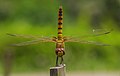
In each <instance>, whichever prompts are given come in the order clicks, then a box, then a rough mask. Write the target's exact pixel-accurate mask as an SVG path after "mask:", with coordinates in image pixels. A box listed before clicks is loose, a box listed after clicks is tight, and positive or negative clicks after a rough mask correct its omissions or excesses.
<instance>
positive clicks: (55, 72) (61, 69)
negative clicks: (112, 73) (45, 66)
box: [50, 64, 65, 76]
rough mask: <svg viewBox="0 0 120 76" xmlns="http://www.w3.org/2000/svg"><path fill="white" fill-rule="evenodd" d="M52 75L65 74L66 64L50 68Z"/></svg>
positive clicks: (62, 75) (60, 75) (63, 75)
mask: <svg viewBox="0 0 120 76" xmlns="http://www.w3.org/2000/svg"><path fill="white" fill-rule="evenodd" d="M50 76H65V64H62V65H60V66H57V67H51V68H50Z"/></svg>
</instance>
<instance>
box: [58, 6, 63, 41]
mask: <svg viewBox="0 0 120 76" xmlns="http://www.w3.org/2000/svg"><path fill="white" fill-rule="evenodd" d="M62 24H63V10H62V6H60V8H59V13H58V40H62Z"/></svg>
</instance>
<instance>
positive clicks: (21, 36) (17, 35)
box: [7, 33, 44, 39]
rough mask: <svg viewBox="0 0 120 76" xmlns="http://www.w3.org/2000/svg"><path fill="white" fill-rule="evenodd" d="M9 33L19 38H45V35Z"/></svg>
mask: <svg viewBox="0 0 120 76" xmlns="http://www.w3.org/2000/svg"><path fill="white" fill-rule="evenodd" d="M7 35H9V36H13V37H19V38H28V39H37V38H44V37H43V36H33V35H22V34H10V33H7Z"/></svg>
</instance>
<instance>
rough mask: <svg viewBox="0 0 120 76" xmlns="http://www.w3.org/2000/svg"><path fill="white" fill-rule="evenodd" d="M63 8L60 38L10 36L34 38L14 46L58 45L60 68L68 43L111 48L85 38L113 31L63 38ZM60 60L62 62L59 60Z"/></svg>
mask: <svg viewBox="0 0 120 76" xmlns="http://www.w3.org/2000/svg"><path fill="white" fill-rule="evenodd" d="M62 29H63V8H62V6H60V7H59V11H58V32H57V33H58V34H57V35H58V36H53V37H44V36H41V37H38V36H32V35H21V34H9V33H8V35H10V36H14V37H22V38H32V39H33V40H31V41H26V42H22V43H17V44H13V46H24V45H30V44H37V43H40V42H54V43H55V44H56V49H55V54H56V66H59V65H61V64H63V61H64V60H63V56H64V55H65V43H66V42H78V43H85V44H95V45H102V46H109V45H108V44H103V43H99V42H95V41H86V40H84V39H85V38H89V37H95V36H101V35H105V34H109V33H110V32H111V31H105V32H102V33H97V34H94V35H89V36H82V37H80V38H77V37H71V36H63V32H62ZM59 58H60V60H59Z"/></svg>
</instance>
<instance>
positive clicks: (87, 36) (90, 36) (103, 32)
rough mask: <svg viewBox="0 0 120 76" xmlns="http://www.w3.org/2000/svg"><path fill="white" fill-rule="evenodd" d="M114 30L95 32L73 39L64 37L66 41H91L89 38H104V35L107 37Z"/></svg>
mask: <svg viewBox="0 0 120 76" xmlns="http://www.w3.org/2000/svg"><path fill="white" fill-rule="evenodd" d="M112 30H113V29H110V30H106V31H105V30H104V31H102V30H93V32H92V33H91V34H89V35H84V36H77V37H72V36H66V37H64V39H65V41H67V40H68V41H69V40H82V39H83V40H85V39H89V38H94V37H97V36H102V35H106V34H109V33H111V31H112Z"/></svg>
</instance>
